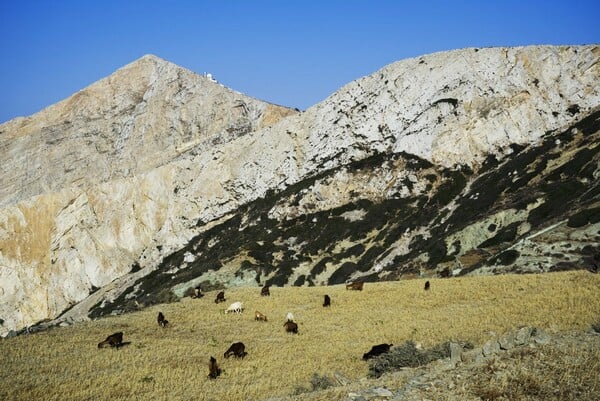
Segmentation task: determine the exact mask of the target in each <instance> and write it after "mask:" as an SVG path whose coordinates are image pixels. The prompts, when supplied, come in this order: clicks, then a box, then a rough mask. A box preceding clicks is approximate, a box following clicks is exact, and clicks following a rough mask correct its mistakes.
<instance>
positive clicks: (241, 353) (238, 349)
mask: <svg viewBox="0 0 600 401" xmlns="http://www.w3.org/2000/svg"><path fill="white" fill-rule="evenodd" d="M245 350H246V346H245V345H244V343H241V342H240V343H233V344H231V347H229V349H228V350H227V351H225V353H224V354H223V356H224V357H225V358H229V357H230V356H231V355H233V356H235V357H236V358H242V359H243V358H244V357H245V356H246V355H248V353H247V352H246V351H245Z"/></svg>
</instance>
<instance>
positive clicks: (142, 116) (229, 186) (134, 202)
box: [0, 46, 600, 335]
mask: <svg viewBox="0 0 600 401" xmlns="http://www.w3.org/2000/svg"><path fill="white" fill-rule="evenodd" d="M599 57H600V47H598V46H578V47H551V46H540V47H525V48H509V49H506V48H488V49H479V50H477V49H464V50H458V51H453V52H444V53H437V54H433V55H429V56H423V57H418V58H414V59H409V60H405V61H400V62H397V63H394V64H391V65H389V66H387V67H385V68H383V69H382V70H380V71H378V72H376V73H374V74H372V75H370V76H367V77H364V78H361V79H358V80H357V81H355V82H352V83H350V84H348V85H346V86H345V87H343V88H341V89H340V90H339V91H337V92H336V93H334V94H332V95H331V96H330V97H329V98H327V99H326V100H324V101H323V102H321V103H320V104H318V105H315V106H313V107H311V108H310V109H308V110H307V111H305V112H304V113H301V114H299V113H296V112H294V111H293V110H290V109H287V108H284V107H278V106H274V105H270V104H267V103H264V102H260V101H258V100H255V99H252V98H249V97H247V96H244V95H242V94H240V93H237V92H234V91H231V90H228V89H226V88H224V87H222V86H221V85H219V84H217V83H214V82H212V81H210V80H209V79H206V78H204V77H201V76H198V75H196V74H194V73H192V72H190V71H187V70H185V69H182V68H179V67H177V66H175V65H173V64H171V63H168V62H166V61H164V60H161V59H158V58H156V57H154V56H146V57H143V58H142V59H140V60H138V61H136V62H134V63H132V64H129V65H128V66H125V67H123V68H122V69H120V70H118V71H117V72H116V73H115V74H113V75H111V76H110V77H108V78H105V79H103V80H101V81H98V82H97V83H95V84H93V85H91V86H90V87H88V88H86V89H84V90H82V91H80V92H78V93H77V94H75V95H74V96H72V97H71V98H69V99H66V100H64V101H62V102H60V103H57V104H56V105H53V106H51V107H49V108H47V109H45V110H42V111H41V112H39V113H37V114H35V115H33V116H31V117H27V118H19V119H15V120H12V121H9V122H8V123H5V124H3V125H0V150H1V151H0V176H1V179H2V184H3V185H1V186H0V207H2V209H0V281H1V282H2V284H3V285H2V288H1V289H0V318H2V319H3V320H4V324H3V325H2V326H0V335H4V334H6V333H7V332H8V330H10V329H18V328H21V327H24V326H27V325H30V324H32V323H34V322H36V321H39V320H42V319H47V318H54V317H56V316H57V315H59V314H60V313H61V312H62V311H63V310H65V309H66V308H68V307H70V306H72V305H76V304H77V303H79V302H81V301H82V300H83V299H84V298H86V297H87V296H88V295H89V294H90V292H91V291H93V290H95V289H96V288H100V287H105V288H109V287H110V289H111V291H113V290H115V291H116V289H115V288H116V287H117V282H116V281H115V280H117V279H119V278H123V280H124V281H123V282H130V281H131V279H132V277H133V276H132V275H131V274H128V272H130V271H131V269H132V266H133V265H139V266H140V267H141V268H142V271H141V272H137V273H135V275H136V277H137V276H139V275H141V274H145V273H147V272H149V271H151V270H152V269H153V268H154V267H155V266H156V265H158V263H160V261H161V260H162V258H164V257H165V256H166V255H168V254H170V253H171V252H173V251H175V250H177V249H180V248H181V247H182V246H184V245H185V244H186V243H187V242H188V241H189V240H190V239H191V238H192V237H193V236H194V235H196V234H197V233H198V232H200V231H202V230H205V229H206V228H207V227H209V226H210V224H211V222H213V221H215V220H217V219H221V218H224V217H225V216H227V215H228V214H229V213H232V212H235V210H236V209H237V208H238V207H240V206H241V205H243V204H245V203H247V202H249V201H252V200H255V199H257V198H260V197H262V196H264V195H265V194H266V193H267V191H269V190H281V189H284V188H286V187H287V186H289V185H291V184H294V183H296V182H298V181H300V180H302V179H304V178H306V177H308V176H311V175H314V174H316V173H319V172H321V171H323V170H325V169H329V168H334V167H338V166H341V165H343V164H345V163H347V162H349V161H353V160H360V159H362V158H364V157H366V156H369V155H372V154H374V153H377V152H406V153H412V154H415V155H417V156H419V157H421V158H423V159H426V160H429V161H431V162H433V163H434V164H437V165H441V166H445V167H452V166H455V165H457V164H466V165H469V166H473V167H476V166H477V165H479V164H480V163H481V161H482V160H483V159H484V158H485V157H486V155H487V154H489V153H493V154H495V155H497V157H498V158H502V157H503V156H504V155H505V154H507V153H509V152H510V148H509V147H508V146H509V145H510V144H513V143H519V144H526V143H533V142H535V141H536V140H537V139H539V138H540V136H541V135H542V134H544V133H545V132H546V131H549V130H552V129H557V128H560V127H563V126H567V125H568V124H570V123H572V122H573V121H575V119H577V118H578V114H580V113H585V112H587V111H589V110H590V109H592V108H593V107H595V106H597V105H598V104H599V103H600V102H599V100H600V84H599V83H600V80H599V77H600V64H599V63H598V59H599ZM284 117H285V118H284ZM399 178H402V179H405V178H407V177H399ZM389 182H390V179H389V177H387V178H386V177H383V178H382V177H379V178H375V177H374V178H373V179H371V180H370V182H369V185H370V188H369V191H370V192H372V193H377V191H381V192H382V193H384V192H385V191H386V188H385V187H384V185H388V183H389ZM352 185H355V184H353V183H352V182H348V188H340V187H339V185H336V186H335V187H330V188H325V187H324V188H323V193H322V194H321V196H323V197H325V199H326V201H325V203H324V204H329V205H335V204H339V203H340V202H343V200H339V199H338V200H336V199H333V198H335V197H347V196H348V193H349V190H350V188H351V186H352ZM378 185H380V186H381V187H378ZM325 191H328V192H325ZM286 212H287V211H285V210H279V211H277V210H274V211H273V213H275V214H279V215H284V214H285V213H286ZM199 221H200V222H201V224H199V225H198V222H199ZM203 224H204V225H203ZM109 283H112V284H111V285H108V284H109ZM100 293H101V291H98V293H97V294H100ZM111 296H113V295H111ZM90 299H92V297H90ZM93 299H94V302H97V301H98V300H101V299H100V295H97V296H96V297H95V298H93ZM73 310H79V309H78V308H73ZM84 314H85V313H84V312H81V314H80V316H79V317H81V316H83V315H84ZM75 317H77V316H75Z"/></svg>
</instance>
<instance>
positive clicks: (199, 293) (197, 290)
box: [192, 286, 224, 298]
mask: <svg viewBox="0 0 600 401" xmlns="http://www.w3.org/2000/svg"><path fill="white" fill-rule="evenodd" d="M223 295H224V294H223ZM203 296H204V294H203V293H202V289H201V288H200V286H198V287H196V288H194V293H193V294H192V298H202V297H203Z"/></svg>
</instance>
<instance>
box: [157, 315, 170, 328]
mask: <svg viewBox="0 0 600 401" xmlns="http://www.w3.org/2000/svg"><path fill="white" fill-rule="evenodd" d="M156 321H157V322H158V325H159V326H160V327H163V328H165V327H167V326H168V325H169V321H168V320H167V319H165V315H163V313H162V312H158V317H157V318H156Z"/></svg>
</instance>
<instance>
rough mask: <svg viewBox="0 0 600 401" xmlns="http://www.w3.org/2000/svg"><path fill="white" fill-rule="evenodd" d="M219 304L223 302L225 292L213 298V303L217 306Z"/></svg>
mask: <svg viewBox="0 0 600 401" xmlns="http://www.w3.org/2000/svg"><path fill="white" fill-rule="evenodd" d="M219 302H225V291H221V292H219V293H218V294H217V297H216V298H215V303H216V304H218V303H219Z"/></svg>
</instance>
